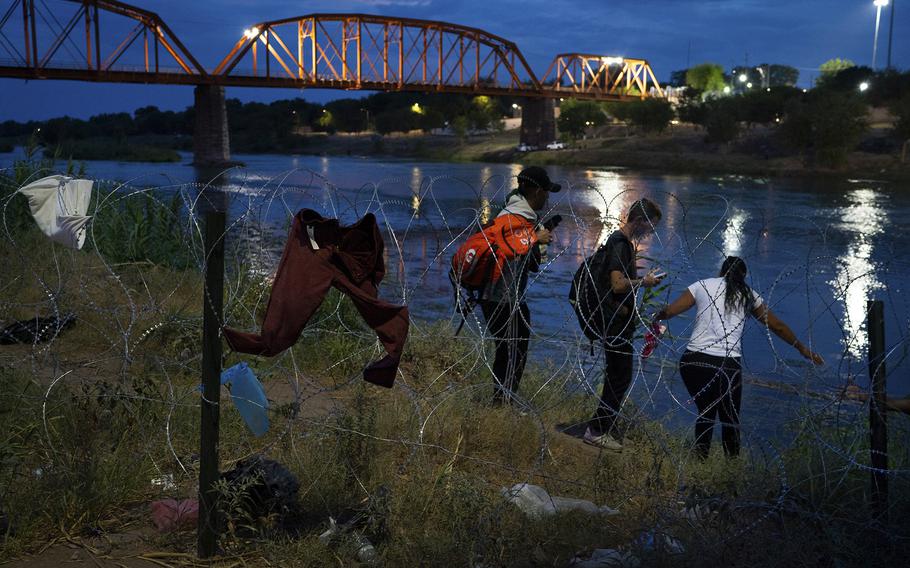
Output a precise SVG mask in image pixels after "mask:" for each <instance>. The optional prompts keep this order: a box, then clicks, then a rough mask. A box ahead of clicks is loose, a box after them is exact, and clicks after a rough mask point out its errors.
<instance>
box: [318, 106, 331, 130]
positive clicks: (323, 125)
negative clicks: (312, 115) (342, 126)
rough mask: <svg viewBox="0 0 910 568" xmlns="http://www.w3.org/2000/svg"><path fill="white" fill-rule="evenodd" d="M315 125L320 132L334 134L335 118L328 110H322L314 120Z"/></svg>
mask: <svg viewBox="0 0 910 568" xmlns="http://www.w3.org/2000/svg"><path fill="white" fill-rule="evenodd" d="M316 125H317V126H318V127H319V129H320V130H324V131H326V132H335V117H334V116H333V115H332V112H331V111H330V110H328V109H322V114H320V115H319V117H318V118H317V119H316Z"/></svg>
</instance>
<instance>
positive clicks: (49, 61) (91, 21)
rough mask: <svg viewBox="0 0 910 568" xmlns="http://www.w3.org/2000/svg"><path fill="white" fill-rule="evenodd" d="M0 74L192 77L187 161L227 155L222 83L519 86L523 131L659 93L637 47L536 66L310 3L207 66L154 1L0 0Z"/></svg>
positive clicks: (448, 35)
mask: <svg viewBox="0 0 910 568" xmlns="http://www.w3.org/2000/svg"><path fill="white" fill-rule="evenodd" d="M0 10H2V12H0V14H2V15H0V77H7V78H19V79H30V80H38V79H57V80H76V81H94V82H109V83H146V84H170V85H193V86H195V89H196V92H195V102H194V104H195V107H196V125H195V135H194V155H195V161H196V162H197V163H200V164H217V163H225V162H227V161H229V159H230V153H229V150H228V148H229V144H228V131H227V115H226V112H225V109H224V88H225V87H276V88H295V89H304V88H316V89H343V90H368V91H416V92H439V93H464V94H476V95H490V96H513V97H525V98H526V102H525V104H523V105H522V106H523V112H522V129H521V137H522V142H524V143H528V144H532V145H541V144H542V143H546V142H549V141H551V140H553V139H554V138H555V134H556V133H555V122H554V119H553V105H554V102H553V101H554V100H555V99H557V98H575V99H583V100H595V101H628V100H640V99H643V98H646V97H651V96H657V97H662V96H663V91H662V90H661V88H660V84H659V83H658V81H657V80H656V78H655V76H654V72H653V70H652V69H651V66H650V65H649V64H648V62H647V61H646V60H644V59H633V58H627V57H619V56H609V55H596V54H582V53H563V54H559V55H557V56H555V57H554V58H553V61H552V63H551V64H550V66H549V67H548V68H547V70H546V72H544V73H543V75H541V76H539V77H538V76H537V75H536V74H535V73H534V71H533V70H532V69H531V67H530V65H529V64H528V62H527V60H526V59H525V57H524V55H523V54H522V53H521V50H520V49H519V48H518V46H517V45H515V43H513V42H511V41H509V40H507V39H505V38H502V37H500V36H497V35H494V34H491V33H488V32H486V31H483V30H480V29H477V28H472V27H466V26H461V25H457V24H452V23H447V22H438V21H431V20H418V19H413V18H393V17H386V16H375V15H368V14H308V15H305V16H298V17H294V18H286V19H281V20H271V21H266V22H261V23H258V24H255V25H252V26H250V27H249V28H247V29H246V30H244V31H243V33H242V34H240V37H239V38H238V39H237V41H236V42H235V43H234V45H233V48H232V49H231V50H230V51H229V52H228V53H227V55H226V56H225V57H224V58H223V59H222V60H221V61H220V62H219V63H218V64H217V65H216V66H215V67H213V68H206V67H204V66H203V65H202V64H200V62H199V61H198V60H197V59H196V58H195V57H194V56H193V55H192V53H190V51H189V50H188V49H187V48H186V46H185V45H184V44H183V43H182V42H181V41H180V39H179V38H177V36H176V35H175V34H174V33H173V32H172V31H171V29H170V28H169V27H168V26H167V24H166V23H165V22H164V20H162V19H161V17H159V16H158V14H156V13H154V12H150V11H148V10H144V9H142V8H139V7H136V6H132V5H129V4H125V3H123V2H119V1H117V0H6V7H5V9H4V8H3V4H2V2H0Z"/></svg>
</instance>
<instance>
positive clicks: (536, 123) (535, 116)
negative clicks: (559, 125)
mask: <svg viewBox="0 0 910 568" xmlns="http://www.w3.org/2000/svg"><path fill="white" fill-rule="evenodd" d="M555 109H556V105H555V101H554V100H553V99H536V98H535V99H525V100H524V102H523V103H522V106H521V134H520V143H521V144H527V145H528V146H536V147H538V148H543V147H544V146H546V145H547V144H549V143H550V142H553V141H554V140H556V118H555V117H554V112H555Z"/></svg>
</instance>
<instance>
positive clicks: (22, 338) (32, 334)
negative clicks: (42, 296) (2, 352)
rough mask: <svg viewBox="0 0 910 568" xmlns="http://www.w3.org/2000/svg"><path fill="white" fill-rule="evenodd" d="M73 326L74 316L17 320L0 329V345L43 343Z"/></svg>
mask: <svg viewBox="0 0 910 568" xmlns="http://www.w3.org/2000/svg"><path fill="white" fill-rule="evenodd" d="M75 324H76V315H75V314H63V315H61V316H59V317H58V316H51V317H47V318H39V317H36V318H34V319H29V320H19V321H17V322H13V323H11V324H9V325H8V326H6V327H4V328H3V329H0V345H14V344H16V343H28V344H35V343H44V342H46V341H49V340H51V339H53V338H55V337H56V336H57V335H59V334H60V333H61V332H62V331H64V330H67V329H69V328H71V327H73V326H74V325H75Z"/></svg>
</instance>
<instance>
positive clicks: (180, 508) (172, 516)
mask: <svg viewBox="0 0 910 568" xmlns="http://www.w3.org/2000/svg"><path fill="white" fill-rule="evenodd" d="M198 521H199V500H198V499H183V500H181V501H178V500H176V499H162V500H160V501H152V522H153V523H155V528H157V529H158V530H159V531H160V532H171V531H175V530H179V529H183V528H195V527H196V524H197V523H198Z"/></svg>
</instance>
